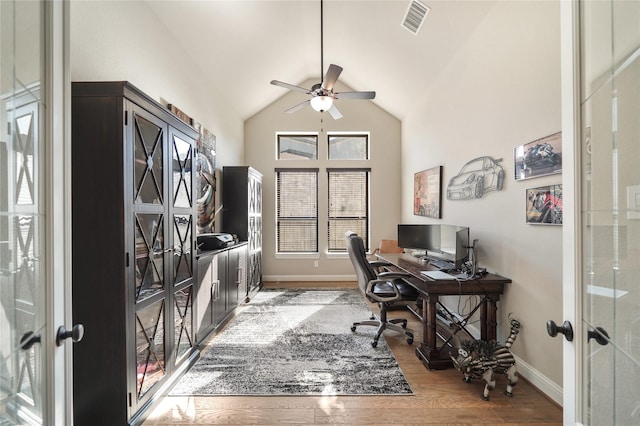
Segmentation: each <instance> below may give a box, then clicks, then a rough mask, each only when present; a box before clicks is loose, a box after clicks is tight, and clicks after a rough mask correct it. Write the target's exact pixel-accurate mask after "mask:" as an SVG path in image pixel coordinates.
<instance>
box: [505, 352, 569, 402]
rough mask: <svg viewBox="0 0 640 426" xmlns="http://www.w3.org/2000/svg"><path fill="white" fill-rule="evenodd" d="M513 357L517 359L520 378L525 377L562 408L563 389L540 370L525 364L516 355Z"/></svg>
mask: <svg viewBox="0 0 640 426" xmlns="http://www.w3.org/2000/svg"><path fill="white" fill-rule="evenodd" d="M513 357H514V358H515V359H516V366H517V367H518V375H519V376H520V377H524V378H525V379H526V380H527V381H528V382H529V383H531V384H532V385H533V386H535V387H536V388H538V390H540V392H542V393H544V394H545V395H547V397H549V398H551V400H553V401H554V402H555V403H556V404H558V405H559V406H561V407H562V387H561V386H559V385H558V384H557V383H554V382H552V381H551V380H549V379H548V378H547V377H546V376H544V375H543V374H542V373H540V372H539V371H538V370H536V369H535V368H533V367H531V365H529V364H527V363H526V362H524V361H523V360H522V359H521V358H519V357H517V356H516V355H514V356H513Z"/></svg>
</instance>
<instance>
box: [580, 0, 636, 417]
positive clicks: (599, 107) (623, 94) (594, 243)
mask: <svg viewBox="0 0 640 426" xmlns="http://www.w3.org/2000/svg"><path fill="white" fill-rule="evenodd" d="M580 18H581V25H580V28H581V44H582V48H581V51H582V63H581V70H582V72H581V75H582V80H583V81H582V96H581V100H582V117H581V122H582V144H581V146H582V152H581V158H582V171H581V175H582V176H581V180H582V182H581V186H582V206H581V207H582V212H581V214H582V223H583V225H582V227H583V229H582V241H583V247H582V265H583V274H582V281H583V290H582V293H583V297H582V321H583V328H584V330H585V331H586V335H585V336H583V337H584V338H585V342H586V343H585V344H584V345H583V354H582V363H583V381H582V382H583V390H582V391H583V402H582V407H583V412H582V423H584V424H586V425H601V424H607V425H616V424H619V425H629V424H640V402H639V401H638V398H636V397H634V395H636V393H637V383H638V382H639V381H640V356H639V354H640V329H639V327H638V326H640V311H639V310H638V307H639V306H640V289H639V287H638V281H637V280H638V278H637V277H638V276H640V262H639V260H640V238H639V237H640V168H638V159H640V120H638V117H640V59H639V58H640V3H638V2H618V1H614V2H612V1H603V2H581V15H580Z"/></svg>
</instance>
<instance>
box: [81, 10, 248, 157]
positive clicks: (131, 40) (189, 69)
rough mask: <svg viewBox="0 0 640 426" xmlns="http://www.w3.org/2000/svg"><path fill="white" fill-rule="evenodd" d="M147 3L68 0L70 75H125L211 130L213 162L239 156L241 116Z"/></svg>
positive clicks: (90, 78)
mask: <svg viewBox="0 0 640 426" xmlns="http://www.w3.org/2000/svg"><path fill="white" fill-rule="evenodd" d="M169 34H170V33H169V31H167V30H166V28H164V26H163V24H162V23H161V22H160V21H159V20H158V19H157V18H156V16H155V15H154V13H153V12H152V11H151V10H150V9H149V7H148V6H147V4H146V2H138V1H135V2H133V1H132V2H123V1H72V2H71V52H70V57H71V80H72V81H110V80H113V81H119V80H127V81H129V82H131V83H133V85H135V86H136V87H138V88H139V89H140V90H142V91H143V92H145V93H146V94H147V95H149V96H150V97H151V98H153V99H155V100H156V101H158V102H160V103H162V104H167V103H171V104H174V105H176V106H177V107H178V108H179V109H181V110H182V111H184V112H185V113H186V114H187V115H189V116H190V117H192V118H193V119H194V120H195V121H196V122H199V123H201V124H202V125H203V126H204V127H205V128H207V129H209V130H210V131H211V132H213V133H214V134H215V135H216V142H217V160H216V161H217V163H216V167H217V168H220V167H221V166H222V165H240V164H243V160H244V129H243V126H244V124H243V121H242V120H241V119H240V115H239V114H238V113H237V112H235V111H233V110H232V109H230V108H229V106H228V105H229V104H228V102H225V100H224V99H222V98H221V97H220V96H219V95H218V94H217V93H215V92H214V91H213V90H211V89H210V84H209V83H208V79H209V77H208V76H206V75H203V74H202V73H201V72H199V71H198V68H197V67H195V66H193V64H194V63H195V62H196V61H197V58H190V57H187V56H185V55H184V54H183V53H182V51H181V48H180V46H179V45H177V44H176V42H175V41H174V39H173V38H172V37H171V36H170V35H169Z"/></svg>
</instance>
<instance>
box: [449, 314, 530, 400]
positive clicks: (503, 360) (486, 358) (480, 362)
mask: <svg viewBox="0 0 640 426" xmlns="http://www.w3.org/2000/svg"><path fill="white" fill-rule="evenodd" d="M510 321H511V332H510V334H509V337H508V338H507V341H506V343H505V344H504V345H499V344H498V343H497V342H495V341H491V342H487V341H484V340H467V341H464V342H462V343H459V341H458V339H457V338H456V337H455V336H454V339H453V340H454V342H455V343H456V346H457V347H458V356H457V358H454V356H453V355H450V356H451V359H452V360H453V365H454V366H455V367H456V368H457V369H458V370H459V371H461V372H462V374H463V375H464V378H463V380H464V381H465V383H469V382H470V381H471V379H480V378H481V379H483V380H484V381H485V382H486V385H485V387H484V391H483V392H482V399H483V400H485V401H488V400H489V391H490V390H493V389H494V388H495V387H496V381H495V379H494V374H495V373H502V374H504V375H506V376H507V380H508V383H507V389H506V390H505V391H504V394H505V395H506V396H508V397H512V396H513V393H512V390H513V387H514V386H515V385H516V384H517V383H518V371H517V370H516V360H515V358H514V357H513V355H512V354H511V351H510V350H509V349H510V348H511V345H513V342H514V341H515V340H516V336H517V335H518V333H519V332H520V322H519V321H518V320H516V319H514V318H511V320H510Z"/></svg>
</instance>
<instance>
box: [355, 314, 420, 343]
mask: <svg viewBox="0 0 640 426" xmlns="http://www.w3.org/2000/svg"><path fill="white" fill-rule="evenodd" d="M374 318H375V319H374ZM397 324H402V325H397ZM359 325H370V326H373V327H378V331H377V332H376V335H375V337H374V338H373V341H372V342H371V346H372V347H374V348H375V347H376V346H378V340H379V339H380V336H382V333H383V332H384V331H385V330H393V331H397V332H399V333H402V334H403V335H404V336H405V337H406V338H407V343H408V344H410V345H411V344H413V333H412V332H411V331H409V330H407V320H406V319H401V318H395V319H392V320H388V321H384V320H383V319H381V318H379V317H377V316H375V315H374V316H372V319H371V320H368V321H359V322H354V323H353V325H352V326H351V331H356V327H357V326H359Z"/></svg>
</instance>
